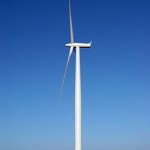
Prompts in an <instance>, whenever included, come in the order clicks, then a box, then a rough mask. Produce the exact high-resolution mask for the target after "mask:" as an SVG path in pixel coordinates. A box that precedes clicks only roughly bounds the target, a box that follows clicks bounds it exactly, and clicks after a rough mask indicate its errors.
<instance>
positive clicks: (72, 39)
mask: <svg viewBox="0 0 150 150" xmlns="http://www.w3.org/2000/svg"><path fill="white" fill-rule="evenodd" d="M69 18H70V39H71V43H74V35H73V25H72V16H71V2H70V0H69Z"/></svg>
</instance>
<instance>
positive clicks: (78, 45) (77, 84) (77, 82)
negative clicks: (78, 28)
mask: <svg viewBox="0 0 150 150" xmlns="http://www.w3.org/2000/svg"><path fill="white" fill-rule="evenodd" d="M69 18H70V38H71V43H68V44H66V45H65V46H67V47H70V51H69V55H68V60H67V64H66V69H65V73H64V77H63V81H62V86H61V91H60V97H61V94H62V89H63V85H64V81H65V77H66V73H67V70H68V65H69V62H70V57H71V55H72V52H73V51H74V52H75V55H76V67H75V150H81V144H82V143H81V72H80V48H90V47H91V43H92V42H90V43H74V35H73V25H72V16H71V3H70V0H69Z"/></svg>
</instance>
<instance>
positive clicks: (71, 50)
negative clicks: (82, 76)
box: [59, 47, 73, 101]
mask: <svg viewBox="0 0 150 150" xmlns="http://www.w3.org/2000/svg"><path fill="white" fill-rule="evenodd" d="M72 52H73V47H70V51H69V55H68V60H67V64H66V69H65V73H64V77H63V81H62V86H61V90H60V96H59V101H60V98H61V95H62V90H63V86H64V81H65V78H66V74H67V70H68V65H69V62H70V57H71V54H72Z"/></svg>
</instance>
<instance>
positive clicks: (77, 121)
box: [75, 46, 82, 150]
mask: <svg viewBox="0 0 150 150" xmlns="http://www.w3.org/2000/svg"><path fill="white" fill-rule="evenodd" d="M81 142H82V141H81V72H80V47H79V46H77V47H76V70H75V150H81V145H82V143H81Z"/></svg>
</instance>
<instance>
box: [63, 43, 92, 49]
mask: <svg viewBox="0 0 150 150" xmlns="http://www.w3.org/2000/svg"><path fill="white" fill-rule="evenodd" d="M91 44H92V42H90V43H68V44H66V45H65V46H66V47H74V48H75V47H81V48H90V47H91Z"/></svg>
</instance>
